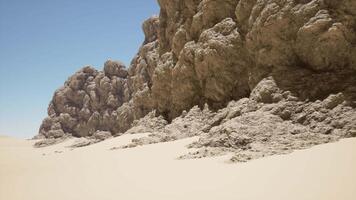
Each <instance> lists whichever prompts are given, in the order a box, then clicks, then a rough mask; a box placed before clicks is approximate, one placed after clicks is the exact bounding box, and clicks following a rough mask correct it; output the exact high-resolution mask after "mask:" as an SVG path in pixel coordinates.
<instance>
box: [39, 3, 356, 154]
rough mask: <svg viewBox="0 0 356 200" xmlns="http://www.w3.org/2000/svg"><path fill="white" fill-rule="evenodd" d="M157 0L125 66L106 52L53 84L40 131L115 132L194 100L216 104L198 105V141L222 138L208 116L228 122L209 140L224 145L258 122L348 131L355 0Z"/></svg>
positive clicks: (168, 117)
mask: <svg viewBox="0 0 356 200" xmlns="http://www.w3.org/2000/svg"><path fill="white" fill-rule="evenodd" d="M158 3H159V5H160V6H161V11H160V15H159V17H152V18H150V19H148V20H147V21H145V22H144V23H143V31H144V33H145V40H144V43H143V45H142V46H141V47H140V49H139V52H138V54H137V55H136V56H135V58H134V59H133V60H132V63H131V65H130V67H129V68H128V69H127V70H126V68H125V67H124V66H123V65H122V64H121V63H120V62H118V61H107V62H106V63H105V64H104V71H97V70H95V69H93V68H91V67H85V68H83V69H81V70H80V71H79V72H77V73H76V74H75V75H73V76H72V77H70V78H69V80H68V81H67V82H66V83H65V85H64V87H62V88H60V89H59V90H57V91H56V93H55V95H54V97H53V100H52V101H51V103H50V106H49V109H48V115H49V117H48V118H46V119H45V120H44V121H43V123H42V126H41V128H40V136H44V137H46V138H61V137H63V136H65V135H73V136H78V137H84V136H92V135H93V134H94V133H96V132H97V131H108V132H110V133H111V134H112V135H119V134H122V133H124V132H125V131H126V130H128V129H130V128H131V127H132V126H133V125H134V126H136V125H137V124H135V123H133V122H134V121H135V120H139V119H141V118H142V117H144V116H145V115H147V114H148V113H150V112H152V111H154V110H155V112H154V113H155V114H154V116H152V115H150V117H149V119H155V120H156V121H157V119H156V118H155V117H157V116H162V118H160V119H159V120H158V121H160V122H162V120H163V121H165V123H167V124H172V123H173V122H176V121H175V120H177V119H181V117H182V114H183V115H185V113H184V112H183V111H189V110H190V109H191V108H193V107H194V109H197V108H200V109H202V110H203V108H206V109H208V108H209V109H208V110H210V111H209V112H214V113H215V112H216V113H217V114H216V115H214V117H211V115H210V114H207V113H209V112H205V114H206V117H205V118H206V119H204V120H202V121H204V123H207V124H210V125H211V126H212V127H205V126H204V127H203V126H202V127H200V125H199V127H200V128H199V131H198V132H204V133H209V135H207V136H206V137H204V138H205V139H206V141H209V138H210V139H212V140H214V138H218V136H217V135H220V136H221V137H223V138H224V137H225V136H222V135H223V134H225V133H222V132H221V131H219V130H218V129H217V128H213V127H215V125H216V126H219V125H222V124H221V123H226V124H225V125H224V126H226V127H230V128H228V130H230V129H231V130H235V132H236V134H235V132H233V133H232V134H231V136H232V137H235V136H236V137H237V138H236V140H235V139H232V141H228V142H227V141H225V139H226V138H225V139H222V142H218V143H216V142H215V143H214V142H213V143H214V144H218V145H222V144H223V146H224V145H225V143H226V142H227V143H229V144H230V143H231V142H232V144H236V145H237V144H239V145H242V144H243V145H242V146H244V145H245V146H246V145H248V144H249V143H251V140H254V139H255V138H254V137H252V139H246V137H247V135H250V136H249V137H251V135H256V137H257V135H260V134H263V133H262V132H261V133H260V132H258V131H257V130H256V131H254V127H255V126H257V124H258V123H261V124H263V126H264V127H265V129H266V130H271V134H272V135H273V134H274V133H272V132H273V130H278V131H277V132H285V131H287V132H288V131H290V132H293V133H296V132H300V131H305V132H306V135H305V137H307V135H308V134H309V133H310V134H311V135H313V134H314V133H321V132H322V133H340V131H339V130H338V129H340V130H341V132H342V134H339V136H340V137H344V136H346V135H348V134H347V133H345V131H346V130H350V131H351V132H352V131H353V130H354V126H355V125H354V124H352V123H351V122H349V121H348V120H349V119H354V115H355V109H354V107H355V105H356V78H355V77H356V45H355V44H356V28H355V27H356V12H355V10H356V2H355V1H352V0H341V1H337V3H336V1H332V0H221V1H216V0H193V1H192V0H179V1H172V0H158ZM341 104H342V106H340V105H341ZM194 109H193V110H194ZM300 110H302V111H300ZM254 112H255V113H254ZM342 112H345V113H346V114H345V115H344V114H341V113H342ZM188 113H189V112H188ZM244 113H249V114H246V116H244ZM205 114H203V115H205ZM333 114H334V116H333ZM341 115H342V116H341ZM197 116H201V115H200V114H197ZM337 116H339V118H337ZM203 118H204V117H203ZM198 119H200V117H198ZM205 120H206V121H205ZM231 120H232V121H231ZM318 120H319V121H318ZM345 121H347V123H346V122H345ZM319 122H320V123H319ZM321 122H322V123H321ZM162 123H163V122H162ZM165 123H163V124H165ZM255 123H257V124H255ZM314 123H315V124H314ZM173 124H174V123H173ZM273 124H274V125H273ZM298 124H299V125H298ZM164 126H165V127H166V126H169V125H164ZM245 126H246V127H250V128H251V130H250V131H245V132H244V131H242V129H244V127H245ZM294 126H295V127H294ZM305 126H306V127H305ZM288 127H294V128H295V129H298V130H299V131H298V130H296V131H295V130H294V129H293V130H289V128H288ZM345 127H347V128H345ZM151 129H152V128H151ZM240 129H241V131H242V133H243V134H240V132H241V131H239V130H240ZM152 130H154V129H152ZM164 130H166V129H164V128H160V131H156V132H160V133H163V135H167V131H164ZM194 130H197V129H194ZM153 132H155V131H153ZM178 132H179V131H178ZM267 132H268V131H267ZM255 133H256V134H255ZM182 134H183V133H182ZM229 134H230V133H229ZM156 135H157V134H156ZM158 135H159V134H158ZM183 135H184V134H183ZM185 135H191V134H185ZM193 135H194V134H193ZM243 135H245V136H246V137H245V136H243ZM277 135H278V134H277ZM295 135H297V134H295ZM326 135H328V134H326ZM351 135H352V134H351ZM220 136H219V137H220ZM240 136H241V138H240ZM261 137H262V136H261ZM156 138H160V137H159V136H157V137H156ZM173 138H177V136H176V135H175V136H174V137H173ZM335 138H337V137H335ZM260 139H261V138H260ZM260 139H258V140H260ZM262 139H263V138H262ZM262 139H261V140H262ZM275 139H276V140H278V141H280V140H279V139H280V138H275ZM299 139H300V138H299ZM159 140H160V139H159ZM164 140H168V139H167V138H166V139H164ZM219 140H220V139H219ZM296 141H297V140H296ZM201 144H202V145H201V146H205V147H207V146H209V147H211V146H214V145H210V143H209V142H206V143H203V142H201ZM215 146H216V145H215ZM224 148H232V147H228V146H226V145H225V147H224ZM266 154H267V153H266Z"/></svg>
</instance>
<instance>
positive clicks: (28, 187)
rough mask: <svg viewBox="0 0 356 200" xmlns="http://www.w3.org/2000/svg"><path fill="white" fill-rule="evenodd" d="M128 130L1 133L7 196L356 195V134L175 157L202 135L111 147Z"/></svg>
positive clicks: (1, 187)
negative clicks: (36, 135) (89, 137)
mask: <svg viewBox="0 0 356 200" xmlns="http://www.w3.org/2000/svg"><path fill="white" fill-rule="evenodd" d="M133 137H137V135H135V136H134V135H125V136H121V137H118V138H114V139H110V140H107V141H104V142H102V143H98V144H95V145H92V146H88V147H83V148H78V149H74V150H71V149H69V148H66V146H68V145H70V144H71V142H73V141H67V142H64V143H61V144H58V145H55V146H50V147H46V148H41V149H34V148H33V147H32V144H33V143H34V141H26V140H19V139H12V138H8V137H0V199H1V200H49V199H51V200H57V199H58V200H81V199H85V200H91V199H101V200H109V199H124V200H131V199H137V200H143V199H152V200H160V199H162V200H163V199H164V200H167V199H169V200H174V199H180V200H183V199H214V200H217V199H224V200H229V199H234V200H235V199H243V200H247V199H273V200H276V199H277V200H278V199H281V200H282V199H283V200H285V199H296V200H297V199H298V200H307V199H310V200H316V199H325V200H326V199H330V200H331V199H343V200H345V199H350V200H351V199H352V200H353V199H355V197H356V170H355V169H356V159H355V158H356V139H346V140H342V141H340V142H338V143H333V144H326V145H321V146H317V147H314V148H312V149H308V150H303V151H297V152H294V153H292V154H289V155H283V156H273V157H268V158H264V159H258V160H254V161H251V162H248V163H240V164H227V163H225V160H226V159H227V157H217V158H206V159H199V160H177V159H175V158H176V157H177V156H179V155H182V154H183V153H185V152H187V151H188V150H187V149H186V148H185V145H186V144H188V143H190V142H191V141H192V140H195V139H196V138H190V139H185V140H179V141H175V142H170V143H161V144H154V145H148V146H143V147H137V148H133V149H121V150H110V148H112V147H115V146H119V145H122V144H125V143H127V142H128V141H130V139H132V138H133Z"/></svg>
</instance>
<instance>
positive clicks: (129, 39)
mask: <svg viewBox="0 0 356 200" xmlns="http://www.w3.org/2000/svg"><path fill="white" fill-rule="evenodd" d="M158 13H159V7H158V4H157V2H156V1H155V0H150V1H140V0H132V1H123V0H119V1H114V0H108V1H98V0H95V1H90V2H88V1H65V0H64V1H41V0H35V1H31V2H29V1H24V0H0V44H1V45H0V74H1V78H0V135H8V136H14V137H21V138H31V137H32V136H34V135H36V134H37V131H38V128H39V126H40V124H41V121H42V119H43V118H44V117H46V115H47V106H48V103H49V101H50V100H51V98H52V95H53V93H54V91H55V90H56V89H57V88H59V87H60V86H62V85H63V83H64V82H65V80H66V79H67V78H68V77H69V76H70V75H72V74H73V73H75V72H76V71H78V70H79V69H80V68H81V67H82V66H85V65H91V66H93V67H95V68H97V69H101V68H102V66H103V63H104V62H105V61H106V60H107V59H113V60H121V61H122V62H124V63H125V64H126V65H127V66H128V65H129V63H130V61H131V59H132V58H133V57H134V55H135V54H136V53H137V51H138V49H139V46H140V45H141V43H142V42H143V40H144V35H143V32H142V29H141V25H142V22H143V21H144V20H145V19H147V18H148V17H150V16H152V15H155V14H158Z"/></svg>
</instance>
